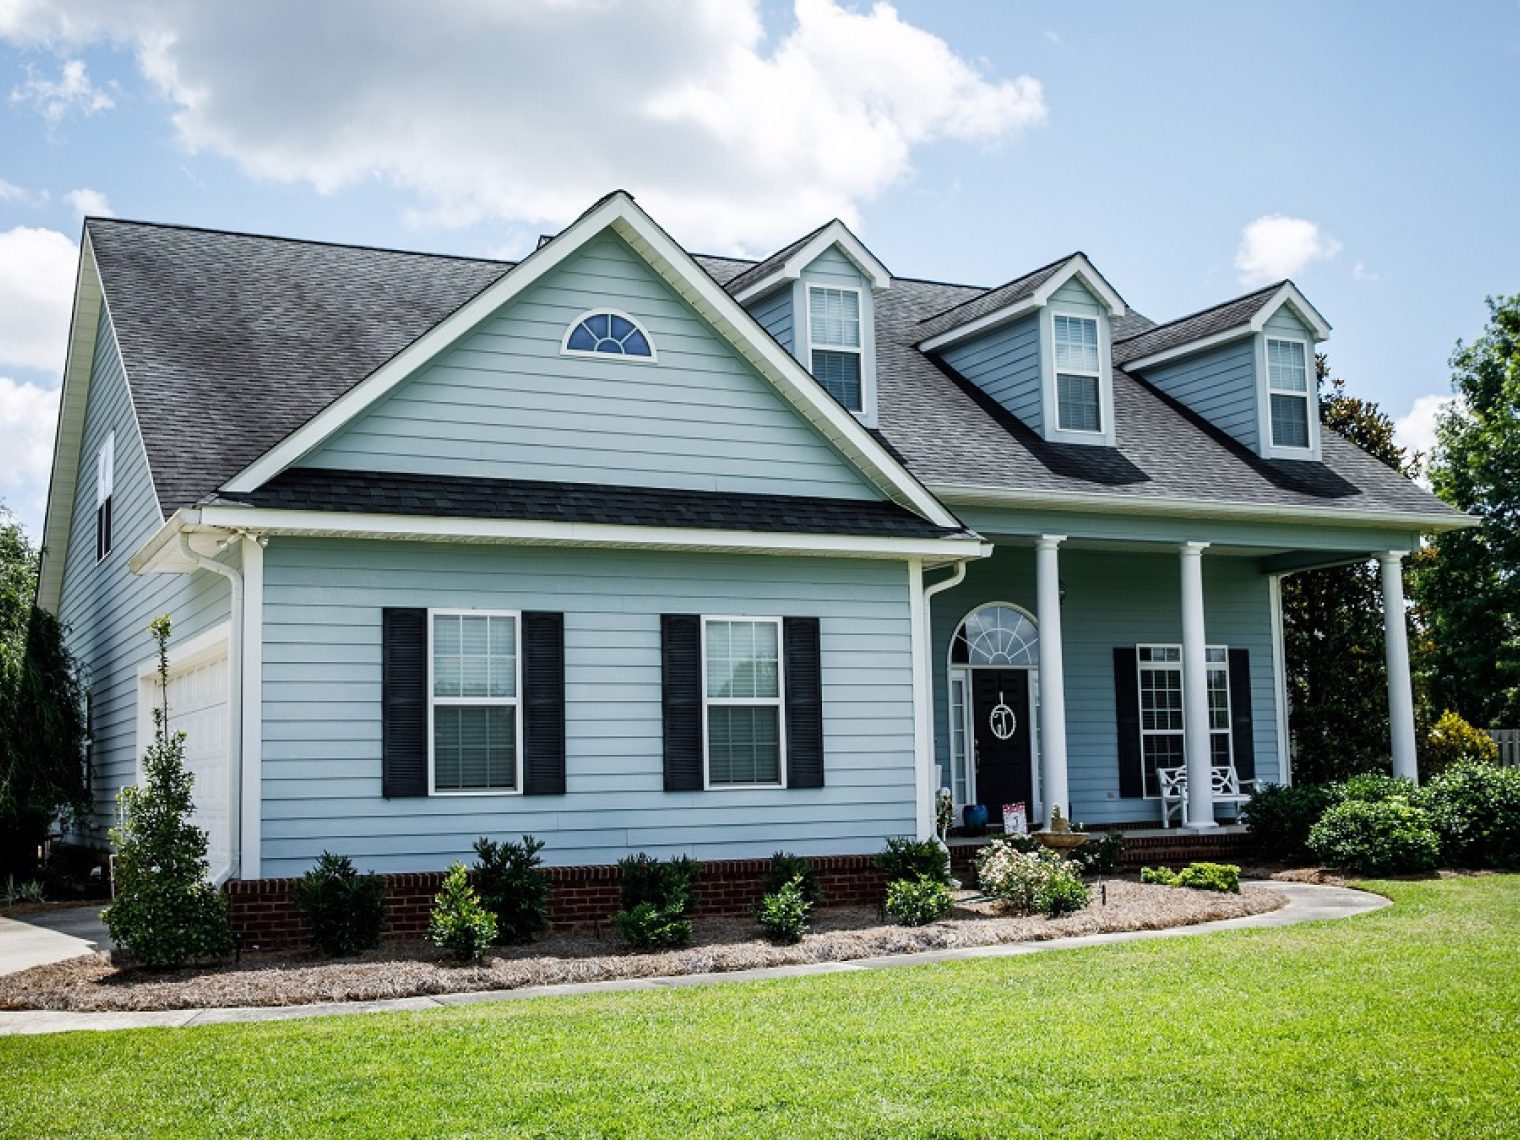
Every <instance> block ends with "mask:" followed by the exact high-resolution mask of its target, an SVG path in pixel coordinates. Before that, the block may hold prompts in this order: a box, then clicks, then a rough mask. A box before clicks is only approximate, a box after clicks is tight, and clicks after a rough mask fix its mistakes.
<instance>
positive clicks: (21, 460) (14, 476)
mask: <svg viewBox="0 0 1520 1140" xmlns="http://www.w3.org/2000/svg"><path fill="white" fill-rule="evenodd" d="M57 422H58V389H56V388H43V387H39V386H38V385H36V384H27V383H22V382H20V381H17V380H12V379H11V378H10V377H8V376H0V439H3V440H5V451H6V462H5V465H4V474H3V475H0V500H3V501H4V503H5V506H6V507H8V508H9V509H10V511H11V513H12V514H14V515H15V516H16V519H17V520H18V521H19V522H20V523H21V525H22V527H23V528H24V529H25V530H26V532H27V533H28V534H30V535H31V536H32V537H33V539H40V538H41V536H42V516H43V514H44V513H45V510H46V498H47V485H48V473H49V468H50V466H51V463H52V457H53V431H54V428H55V426H56V424H57Z"/></svg>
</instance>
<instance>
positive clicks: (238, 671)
mask: <svg viewBox="0 0 1520 1140" xmlns="http://www.w3.org/2000/svg"><path fill="white" fill-rule="evenodd" d="M179 549H180V553H181V554H183V555H184V556H185V557H186V558H188V559H189V560H190V561H191V562H193V563H194V564H195V565H196V566H198V567H200V568H201V569H202V570H209V571H211V572H212V573H213V574H220V575H221V576H222V577H223V578H226V579H227V581H228V582H229V583H230V585H231V598H230V600H229V604H230V609H231V611H232V612H231V618H232V621H231V626H232V636H231V644H230V645H228V646H227V695H228V701H227V705H228V709H227V720H228V724H227V746H228V747H227V752H228V756H227V759H228V762H229V763H230V765H231V768H232V770H231V771H230V772H229V773H228V774H227V775H228V780H227V800H228V802H227V817H228V818H227V826H228V831H229V834H228V839H227V847H228V860H227V866H226V867H225V868H224V869H223V870H221V871H220V872H218V873H217V874H216V875H215V877H214V878H213V879H212V882H213V883H214V884H215V885H216V886H218V887H220V886H221V885H222V884H223V883H224V882H226V881H227V880H228V879H232V878H236V877H237V874H238V870H239V867H240V866H241V863H242V845H241V837H242V826H243V823H242V816H243V796H242V791H243V781H242V775H243V575H242V572H241V571H240V570H238V569H236V568H235V567H232V566H228V565H226V564H225V563H222V562H218V561H217V560H216V559H215V558H208V557H207V556H206V555H204V554H202V553H200V552H199V551H198V550H195V549H193V548H192V547H191V546H190V536H189V535H188V534H186V533H185V532H184V531H180V532H179Z"/></svg>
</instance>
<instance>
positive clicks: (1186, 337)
mask: <svg viewBox="0 0 1520 1140" xmlns="http://www.w3.org/2000/svg"><path fill="white" fill-rule="evenodd" d="M1284 284H1286V282H1282V281H1279V282H1278V283H1277V284H1276V285H1268V286H1266V287H1265V288H1263V289H1257V290H1256V291H1255V292H1254V293H1247V294H1246V295H1245V296H1244V297H1236V298H1235V299H1234V300H1233V301H1225V302H1223V303H1222V304H1218V305H1214V306H1212V307H1210V308H1207V309H1204V310H1202V311H1201V312H1197V313H1189V314H1188V315H1187V316H1185V317H1179V318H1177V319H1176V320H1175V321H1168V322H1167V323H1166V324H1164V325H1155V326H1153V327H1152V328H1150V329H1148V330H1146V331H1145V332H1143V333H1140V334H1139V335H1131V336H1130V338H1129V339H1127V340H1125V339H1121V338H1120V337H1119V336H1118V335H1117V333H1116V335H1115V340H1116V342H1117V343H1115V345H1114V363H1115V364H1120V365H1123V364H1128V363H1129V362H1130V361H1131V360H1139V359H1140V358H1141V357H1144V356H1150V355H1152V354H1153V353H1157V352H1165V351H1166V350H1167V349H1169V348H1176V347H1177V346H1178V345H1179V344H1187V343H1189V342H1190V341H1195V340H1202V339H1203V338H1204V337H1206V336H1213V335H1214V334H1215V333H1220V332H1224V331H1225V330H1226V329H1233V328H1239V327H1240V326H1241V325H1243V324H1245V323H1246V322H1247V321H1249V320H1250V319H1251V318H1252V317H1254V316H1255V315H1256V314H1257V313H1259V312H1261V307H1262V306H1263V305H1265V304H1266V303H1267V300H1268V298H1270V297H1271V296H1272V294H1274V293H1276V292H1277V291H1278V290H1279V289H1281V288H1282V287H1283V285H1284Z"/></svg>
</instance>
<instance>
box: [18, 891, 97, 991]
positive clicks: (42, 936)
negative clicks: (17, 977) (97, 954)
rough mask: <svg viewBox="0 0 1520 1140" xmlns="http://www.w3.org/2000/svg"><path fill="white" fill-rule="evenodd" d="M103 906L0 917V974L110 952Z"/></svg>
mask: <svg viewBox="0 0 1520 1140" xmlns="http://www.w3.org/2000/svg"><path fill="white" fill-rule="evenodd" d="M101 909H102V907H101V904H99V903H95V904H93V905H90V906H70V907H58V908H55V909H53V910H42V911H38V912H37V913H35V914H28V915H22V916H20V917H18V918H3V917H0V974H14V973H16V972H17V971H18V970H28V969H30V968H31V967H33V966H45V965H47V964H48V963H49V962H62V961H63V960H64V959H65V958H77V957H79V955H81V954H88V953H90V952H91V951H92V950H109V949H110V948H111V936H110V935H109V934H107V933H106V928H105V924H104V923H102V922H101V921H100V912H101Z"/></svg>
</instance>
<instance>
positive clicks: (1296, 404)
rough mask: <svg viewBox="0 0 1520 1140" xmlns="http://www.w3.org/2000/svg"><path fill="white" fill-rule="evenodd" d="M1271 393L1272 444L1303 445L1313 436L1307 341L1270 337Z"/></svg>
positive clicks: (1304, 446)
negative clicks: (1310, 420) (1310, 428)
mask: <svg viewBox="0 0 1520 1140" xmlns="http://www.w3.org/2000/svg"><path fill="white" fill-rule="evenodd" d="M1267 396H1268V399H1269V401H1270V402H1271V416H1270V419H1271V423H1272V446H1273V447H1301V448H1304V449H1305V450H1307V449H1308V448H1309V446H1310V438H1309V362H1308V353H1307V352H1306V350H1305V348H1304V343H1303V341H1299V340H1277V339H1275V338H1272V337H1268V338H1267Z"/></svg>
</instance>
